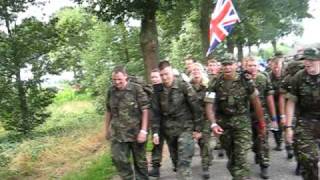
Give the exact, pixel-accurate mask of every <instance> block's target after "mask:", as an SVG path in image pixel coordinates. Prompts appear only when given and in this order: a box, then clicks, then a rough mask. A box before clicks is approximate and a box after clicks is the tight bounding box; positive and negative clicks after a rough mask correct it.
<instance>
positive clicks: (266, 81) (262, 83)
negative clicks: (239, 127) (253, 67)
mask: <svg viewBox="0 0 320 180" xmlns="http://www.w3.org/2000/svg"><path fill="white" fill-rule="evenodd" d="M254 83H255V85H256V87H257V89H258V91H259V97H260V100H261V103H262V106H263V108H264V109H267V96H269V95H273V94H274V90H273V86H272V84H271V80H270V78H269V76H268V74H266V73H260V72H259V73H258V74H257V77H256V78H255V79H254ZM250 109H251V110H253V108H250ZM264 112H265V113H266V112H267V111H264Z"/></svg>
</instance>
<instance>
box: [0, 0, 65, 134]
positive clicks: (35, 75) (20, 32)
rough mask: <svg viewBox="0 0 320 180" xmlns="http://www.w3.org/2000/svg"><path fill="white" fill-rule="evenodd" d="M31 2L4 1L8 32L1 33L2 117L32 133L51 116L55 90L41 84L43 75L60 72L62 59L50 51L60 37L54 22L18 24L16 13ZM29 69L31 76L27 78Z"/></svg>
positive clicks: (6, 124) (3, 18) (13, 126)
mask: <svg viewBox="0 0 320 180" xmlns="http://www.w3.org/2000/svg"><path fill="white" fill-rule="evenodd" d="M28 2H33V1H30V0H29V1H21V0H19V1H1V4H0V7H1V14H0V20H1V22H5V23H4V24H5V27H6V32H1V36H0V59H1V61H0V69H1V73H0V80H1V86H0V88H1V89H0V107H1V108H0V120H1V121H2V125H3V126H4V128H5V129H6V130H13V131H17V132H21V133H24V134H26V133H28V132H30V131H31V130H32V129H33V128H35V127H36V126H37V125H39V124H41V123H43V122H44V121H45V119H46V118H47V117H48V116H49V113H48V112H46V110H45V108H46V107H47V106H48V105H49V104H50V103H51V102H52V97H53V96H54V92H53V91H52V90H50V89H47V88H43V87H41V82H42V81H43V78H42V77H43V76H44V75H46V74H48V73H49V74H57V73H58V71H59V64H58V62H53V61H51V60H50V59H49V56H48V53H49V52H50V51H51V50H52V49H54V48H55V45H56V44H57V41H58V40H59V39H58V37H57V34H56V32H55V30H54V26H53V24H52V23H43V22H40V21H38V20H36V19H35V18H28V19H24V20H23V21H22V23H21V24H20V25H15V20H16V17H17V16H16V15H17V13H18V12H23V11H24V10H25V9H26V7H27V3H28ZM26 69H28V71H29V72H28V74H30V78H28V79H26V78H24V77H23V71H24V70H26Z"/></svg>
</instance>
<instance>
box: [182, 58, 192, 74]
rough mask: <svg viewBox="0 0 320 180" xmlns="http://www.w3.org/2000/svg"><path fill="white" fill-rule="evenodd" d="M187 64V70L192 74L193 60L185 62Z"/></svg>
mask: <svg viewBox="0 0 320 180" xmlns="http://www.w3.org/2000/svg"><path fill="white" fill-rule="evenodd" d="M184 63H185V68H186V69H187V71H189V72H191V70H192V65H193V60H192V59H187V60H185V61H184Z"/></svg>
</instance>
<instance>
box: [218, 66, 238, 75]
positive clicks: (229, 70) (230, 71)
mask: <svg viewBox="0 0 320 180" xmlns="http://www.w3.org/2000/svg"><path fill="white" fill-rule="evenodd" d="M222 67H223V68H222V69H223V74H224V76H227V77H232V76H233V75H234V74H235V72H236V71H237V64H236V63H232V64H224V65H223V66H222Z"/></svg>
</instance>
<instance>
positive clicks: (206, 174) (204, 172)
mask: <svg viewBox="0 0 320 180" xmlns="http://www.w3.org/2000/svg"><path fill="white" fill-rule="evenodd" d="M202 177H203V179H210V173H209V168H203V169H202Z"/></svg>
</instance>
